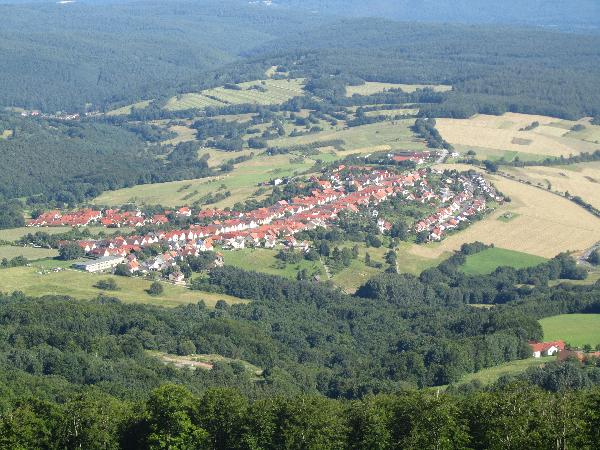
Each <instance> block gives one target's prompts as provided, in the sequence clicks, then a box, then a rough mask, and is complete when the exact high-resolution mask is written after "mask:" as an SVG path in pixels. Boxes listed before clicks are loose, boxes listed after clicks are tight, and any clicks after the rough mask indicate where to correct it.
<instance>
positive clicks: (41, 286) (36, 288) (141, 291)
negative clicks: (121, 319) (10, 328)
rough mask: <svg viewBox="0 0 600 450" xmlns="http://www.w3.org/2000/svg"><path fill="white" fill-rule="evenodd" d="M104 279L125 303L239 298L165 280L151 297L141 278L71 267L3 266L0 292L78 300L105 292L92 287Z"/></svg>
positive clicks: (210, 302) (211, 302)
mask: <svg viewBox="0 0 600 450" xmlns="http://www.w3.org/2000/svg"><path fill="white" fill-rule="evenodd" d="M49 265H50V264H49ZM36 266H37V264H36ZM63 266H64V264H63ZM107 278H113V279H114V280H115V281H116V282H117V284H118V285H119V287H120V288H121V290H119V291H115V292H105V293H106V294H107V295H109V296H114V297H118V298H120V299H121V300H122V301H123V302H125V303H145V304H151V305H158V306H166V307H173V306H178V305H183V304H187V303H196V302H198V301H199V300H204V301H205V302H206V304H207V306H214V305H215V303H216V302H217V301H218V300H221V299H223V300H225V301H227V302H230V303H238V302H241V301H242V300H241V299H238V298H235V297H231V296H228V295H224V294H213V293H207V292H199V291H192V290H189V289H186V288H184V287H180V286H174V285H171V284H168V283H164V293H163V294H162V295H160V296H157V297H152V296H150V295H148V294H147V293H146V290H147V289H148V288H149V287H150V284H151V282H150V281H148V280H143V279H141V278H133V277H132V278H127V277H114V276H111V275H103V274H90V273H85V272H80V271H76V270H72V269H65V270H62V271H60V272H46V271H44V270H41V269H40V268H39V267H15V268H11V269H3V270H2V273H1V276H0V291H2V292H12V291H23V292H25V294H28V295H32V296H41V295H68V296H71V297H73V298H78V299H89V298H94V297H96V296H97V295H98V294H100V293H101V292H104V291H101V290H99V289H97V288H95V287H94V284H96V283H97V282H98V280H101V279H107Z"/></svg>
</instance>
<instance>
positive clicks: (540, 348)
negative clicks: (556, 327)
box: [529, 341, 565, 358]
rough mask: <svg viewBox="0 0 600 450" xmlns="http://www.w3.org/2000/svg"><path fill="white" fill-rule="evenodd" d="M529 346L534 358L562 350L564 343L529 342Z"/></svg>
mask: <svg viewBox="0 0 600 450" xmlns="http://www.w3.org/2000/svg"><path fill="white" fill-rule="evenodd" d="M529 347H530V348H531V351H532V353H533V357H534V358H541V357H542V356H554V355H556V354H557V353H559V352H563V351H564V350H565V343H564V342H563V341H553V342H530V343H529Z"/></svg>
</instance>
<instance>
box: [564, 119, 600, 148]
mask: <svg viewBox="0 0 600 450" xmlns="http://www.w3.org/2000/svg"><path fill="white" fill-rule="evenodd" d="M577 123H579V124H580V125H583V126H584V127H585V128H584V129H583V130H579V131H569V132H568V133H567V134H566V135H565V136H568V137H571V138H574V139H580V140H582V141H588V142H593V143H594V144H600V126H599V125H592V124H590V120H589V119H582V120H580V121H578V122H577Z"/></svg>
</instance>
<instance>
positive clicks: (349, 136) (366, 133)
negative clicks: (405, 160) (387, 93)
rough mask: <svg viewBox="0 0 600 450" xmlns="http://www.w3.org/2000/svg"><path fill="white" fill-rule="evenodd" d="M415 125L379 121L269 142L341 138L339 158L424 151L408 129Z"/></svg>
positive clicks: (411, 121)
mask: <svg viewBox="0 0 600 450" xmlns="http://www.w3.org/2000/svg"><path fill="white" fill-rule="evenodd" d="M414 123H415V120H414V119H402V120H396V121H389V122H379V123H374V124H369V125H362V126H359V127H353V128H348V129H337V130H326V131H322V132H319V133H311V134H307V135H304V136H297V137H284V138H280V139H275V140H273V141H270V144H271V145H273V146H278V147H288V146H293V145H303V144H310V143H313V142H321V141H329V140H332V139H340V140H342V141H344V143H345V144H344V145H343V147H344V149H345V150H343V151H339V150H336V154H338V155H348V154H352V153H372V152H379V151H388V150H395V149H403V150H424V149H425V148H426V145H425V142H424V141H423V140H421V139H418V138H417V137H415V135H414V134H413V132H412V130H411V129H410V127H412V126H413V125H414Z"/></svg>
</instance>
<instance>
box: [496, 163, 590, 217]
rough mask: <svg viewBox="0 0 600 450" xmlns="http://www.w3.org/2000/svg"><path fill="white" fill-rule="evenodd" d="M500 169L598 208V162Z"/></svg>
mask: <svg viewBox="0 0 600 450" xmlns="http://www.w3.org/2000/svg"><path fill="white" fill-rule="evenodd" d="M502 171H503V172H507V173H509V174H511V175H514V176H515V177H517V179H520V180H525V181H529V182H531V183H533V184H535V185H541V186H544V187H548V186H550V188H551V190H552V191H556V192H560V193H565V192H569V193H570V194H571V195H578V196H579V197H581V198H582V199H584V200H585V201H586V202H588V203H590V204H591V205H593V206H595V207H596V208H600V162H588V163H581V164H573V165H569V166H558V167H543V166H536V167H502Z"/></svg>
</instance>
